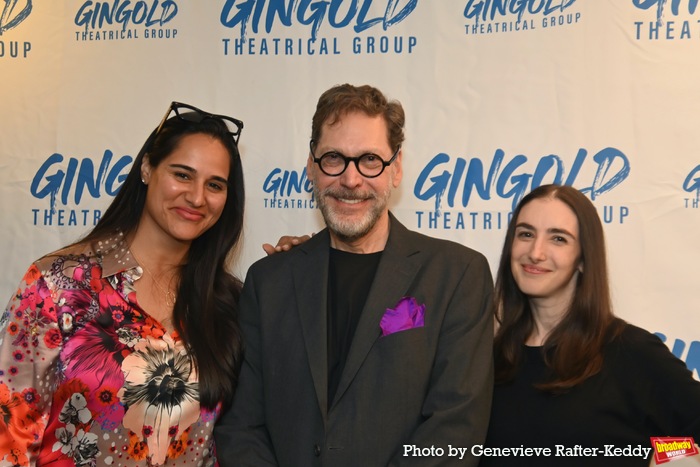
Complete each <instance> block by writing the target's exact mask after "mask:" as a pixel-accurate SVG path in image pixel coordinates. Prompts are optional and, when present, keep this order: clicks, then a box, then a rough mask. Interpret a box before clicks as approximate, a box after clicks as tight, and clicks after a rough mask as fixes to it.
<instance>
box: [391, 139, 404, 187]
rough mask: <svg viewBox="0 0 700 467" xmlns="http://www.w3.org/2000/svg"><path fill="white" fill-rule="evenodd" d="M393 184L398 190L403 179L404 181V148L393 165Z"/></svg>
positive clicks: (400, 150)
mask: <svg viewBox="0 0 700 467" xmlns="http://www.w3.org/2000/svg"><path fill="white" fill-rule="evenodd" d="M391 166H392V172H391V184H392V185H393V186H394V188H398V186H399V183H401V179H403V148H401V149H399V154H398V155H397V156H396V159H395V160H394V163H393V164H391Z"/></svg>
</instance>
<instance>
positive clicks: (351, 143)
mask: <svg viewBox="0 0 700 467" xmlns="http://www.w3.org/2000/svg"><path fill="white" fill-rule="evenodd" d="M318 145H319V147H329V148H333V149H346V150H349V151H353V150H367V149H375V150H378V149H387V148H389V137H388V129H387V124H386V121H385V120H384V117H383V116H382V115H376V116H373V117H372V116H369V115H367V114H365V113H362V112H348V113H345V114H343V115H340V116H339V117H338V119H337V120H335V121H334V122H333V123H332V124H328V122H327V121H326V122H324V123H323V126H322V129H321V137H320V139H319V141H318Z"/></svg>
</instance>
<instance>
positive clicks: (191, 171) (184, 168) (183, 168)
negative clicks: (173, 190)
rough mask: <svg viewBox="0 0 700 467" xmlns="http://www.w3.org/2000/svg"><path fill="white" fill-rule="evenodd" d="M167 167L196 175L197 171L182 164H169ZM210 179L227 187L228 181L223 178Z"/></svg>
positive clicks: (214, 177)
mask: <svg viewBox="0 0 700 467" xmlns="http://www.w3.org/2000/svg"><path fill="white" fill-rule="evenodd" d="M169 167H172V168H176V169H181V170H184V171H186V172H190V173H193V174H196V173H197V170H196V169H195V168H193V167H190V166H189V165H184V164H170V165H169ZM212 178H213V179H214V180H217V181H219V182H221V183H225V184H226V185H228V180H226V179H225V178H224V177H220V176H218V175H214V176H213V177H212Z"/></svg>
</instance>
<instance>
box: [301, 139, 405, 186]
mask: <svg viewBox="0 0 700 467" xmlns="http://www.w3.org/2000/svg"><path fill="white" fill-rule="evenodd" d="M309 148H310V149H311V157H313V159H314V162H315V163H317V164H318V166H319V167H320V169H321V172H323V173H324V174H326V175H328V176H329V177H338V176H339V175H342V174H343V172H345V170H346V169H347V168H348V165H349V164H350V162H354V163H355V167H357V171H358V172H360V175H362V176H363V177H365V178H375V177H379V176H380V175H381V174H382V172H384V169H385V168H387V167H389V166H390V165H391V163H392V162H394V160H395V159H396V156H398V155H399V151H400V150H401V146H399V147H398V148H396V151H395V152H394V155H393V156H391V159H389V160H388V161H384V159H382V158H381V157H379V156H378V155H376V154H372V153H367V154H362V155H361V156H357V157H348V156H345V155H343V154H341V153H339V152H338V151H329V152H327V153H324V154H323V155H322V156H321V157H316V156H315V155H314V141H313V140H311V142H310V144H309Z"/></svg>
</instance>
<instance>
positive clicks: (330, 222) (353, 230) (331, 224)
mask: <svg viewBox="0 0 700 467" xmlns="http://www.w3.org/2000/svg"><path fill="white" fill-rule="evenodd" d="M332 194H334V195H335V197H339V198H347V199H353V198H358V196H357V195H358V194H357V193H353V192H352V191H350V190H347V191H343V190H332V189H326V190H324V191H323V192H321V191H320V190H319V189H318V187H317V186H316V185H314V198H315V199H316V202H317V203H318V206H319V208H320V209H321V214H322V215H323V220H324V221H325V222H326V225H327V226H328V230H330V231H331V232H332V233H333V234H334V235H335V236H336V237H338V239H340V240H342V241H343V242H352V241H355V240H358V239H360V238H362V237H364V236H365V235H367V234H368V233H369V232H370V231H371V230H372V229H373V228H374V226H375V225H376V224H377V221H378V220H379V218H380V217H381V216H382V214H383V213H384V211H385V210H386V209H387V204H388V203H389V198H390V197H391V187H390V186H389V187H388V188H387V190H386V191H385V192H384V193H381V194H380V195H373V194H370V195H369V196H367V195H364V194H362V193H360V196H359V198H362V199H374V200H375V201H376V203H375V204H374V205H373V206H372V207H371V208H370V210H369V211H367V212H366V213H365V214H364V215H363V216H362V218H361V219H360V220H359V221H357V222H356V221H348V220H344V219H342V216H341V215H339V214H338V213H337V212H335V210H334V209H333V208H331V207H330V206H329V204H328V203H326V198H327V197H328V196H330V195H332Z"/></svg>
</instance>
